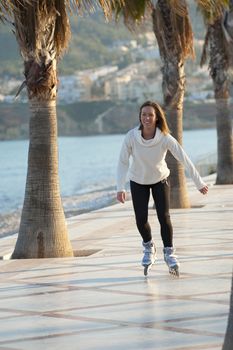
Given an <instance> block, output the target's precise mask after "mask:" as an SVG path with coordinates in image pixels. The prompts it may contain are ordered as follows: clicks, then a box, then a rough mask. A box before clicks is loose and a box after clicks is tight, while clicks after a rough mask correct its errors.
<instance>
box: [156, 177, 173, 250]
mask: <svg viewBox="0 0 233 350" xmlns="http://www.w3.org/2000/svg"><path fill="white" fill-rule="evenodd" d="M152 195H153V199H154V202H155V208H156V211H157V215H158V220H159V223H160V227H161V237H162V240H163V245H164V247H172V246H173V228H172V223H171V219H170V214H169V206H170V185H169V182H168V181H166V182H158V183H157V184H155V185H153V186H152Z"/></svg>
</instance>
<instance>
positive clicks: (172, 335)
mask: <svg viewBox="0 0 233 350" xmlns="http://www.w3.org/2000/svg"><path fill="white" fill-rule="evenodd" d="M211 181H212V180H210V182H211ZM232 190H233V186H231V185H226V186H212V187H211V188H210V192H209V195H208V196H202V195H200V194H199V193H198V192H197V191H196V190H194V188H193V187H192V186H191V185H190V187H189V192H190V197H191V201H192V203H193V204H194V205H195V207H193V208H191V209H185V210H183V209H181V210H171V217H172V222H173V226H174V237H175V239H174V240H175V245H176V247H177V254H178V255H179V258H180V263H181V276H180V278H174V277H172V276H170V275H169V274H168V269H167V267H166V265H165V263H164V261H163V256H162V244H161V238H160V234H159V226H158V222H157V218H156V216H155V213H154V210H152V209H151V210H150V222H151V226H152V228H153V231H154V239H155V241H156V244H157V252H158V258H159V260H158V262H157V263H156V265H154V266H153V268H152V269H151V270H150V273H149V277H147V278H146V277H144V276H143V268H142V267H141V266H140V261H141V257H142V247H141V239H140V237H139V235H138V233H137V232H136V229H135V222H134V216H133V210H132V204H131V202H130V201H129V202H127V203H126V204H125V205H121V204H117V205H114V206H112V207H108V208H104V209H101V210H98V211H95V212H91V213H88V214H83V215H80V216H76V217H73V218H70V219H69V220H68V226H69V232H70V237H71V240H72V244H73V247H74V250H76V253H77V254H78V255H84V256H80V257H76V258H65V259H41V260H39V259H38V260H36V259H35V260H1V261H0V268H1V270H0V273H1V285H0V350H3V349H4V350H13V349H14V350H39V349H43V350H46V349H56V350H64V349H70V350H73V349H74V350H77V349H82V350H105V349H106V350H107V349H108V350H109V349H110V350H116V349H122V350H131V349H132V350H144V349H146V350H149V349H153V350H155V349H156V350H168V349H169V350H170V349H172V350H205V349H213V350H217V349H221V347H222V343H223V339H224V334H225V330H226V325H227V317H228V310H229V297H230V283H231V273H232V256H233V253H232V252H233V249H232V248H233V239H232V232H233V220H232V214H233V202H232ZM15 240H16V235H14V236H11V237H5V238H2V239H0V255H2V256H5V257H6V256H7V254H10V253H11V250H12V249H13V247H14V242H15Z"/></svg>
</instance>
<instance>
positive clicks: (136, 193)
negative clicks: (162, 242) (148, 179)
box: [130, 181, 152, 243]
mask: <svg viewBox="0 0 233 350" xmlns="http://www.w3.org/2000/svg"><path fill="white" fill-rule="evenodd" d="M130 190H131V195H132V201H133V207H134V213H135V218H136V224H137V228H138V231H139V232H140V234H141V236H142V239H143V242H144V243H146V242H149V241H151V239H152V236H151V228H150V224H149V222H148V203H149V198H150V187H149V186H148V185H139V184H137V183H136V182H134V181H130Z"/></svg>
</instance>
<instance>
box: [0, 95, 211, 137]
mask: <svg viewBox="0 0 233 350" xmlns="http://www.w3.org/2000/svg"><path fill="white" fill-rule="evenodd" d="M137 108H138V104H137V103H136V102H127V103H125V102H121V101H111V100H105V101H91V102H77V103H72V104H67V105H58V106H57V115H58V134H59V136H90V135H91V136H92V135H106V134H122V133H123V134H124V133H125V132H126V131H127V130H129V129H131V128H132V127H134V126H135V125H136V123H137V118H138V117H137ZM215 113H216V112H215V103H214V101H213V100H205V101H201V100H200V101H186V102H185V103H184V117H183V127H184V129H185V130H191V129H205V128H215V126H216V125H215ZM28 128H29V109H28V104H26V103H13V104H9V103H0V140H19V139H27V138H28Z"/></svg>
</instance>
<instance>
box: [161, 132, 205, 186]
mask: <svg viewBox="0 0 233 350" xmlns="http://www.w3.org/2000/svg"><path fill="white" fill-rule="evenodd" d="M167 139H168V143H167V148H168V150H169V151H170V152H171V154H172V155H173V156H174V157H175V158H176V159H177V160H178V161H179V162H181V163H182V164H183V165H184V167H185V169H186V170H187V171H188V173H189V175H190V177H191V178H192V180H193V182H194V183H195V185H196V187H197V189H198V190H200V189H201V188H203V187H204V186H205V185H206V184H205V183H204V181H203V180H202V178H201V177H200V175H199V173H198V171H197V169H196V168H195V166H194V165H193V163H192V161H191V160H190V159H189V157H188V156H187V154H186V153H185V151H184V150H183V148H182V147H181V145H180V144H179V143H178V142H177V140H176V139H175V138H174V137H172V136H171V135H167Z"/></svg>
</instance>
